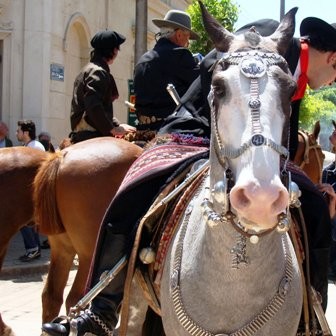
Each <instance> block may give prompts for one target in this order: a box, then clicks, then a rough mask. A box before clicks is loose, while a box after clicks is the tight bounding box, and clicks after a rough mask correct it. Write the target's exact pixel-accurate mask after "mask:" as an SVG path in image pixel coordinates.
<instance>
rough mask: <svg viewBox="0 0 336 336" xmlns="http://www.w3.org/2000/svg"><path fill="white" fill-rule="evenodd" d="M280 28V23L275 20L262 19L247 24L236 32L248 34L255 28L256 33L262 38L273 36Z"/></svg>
mask: <svg viewBox="0 0 336 336" xmlns="http://www.w3.org/2000/svg"><path fill="white" fill-rule="evenodd" d="M278 26H279V22H278V21H276V20H273V19H261V20H257V21H254V22H251V23H248V24H246V25H245V26H243V27H240V28H239V29H238V30H236V31H235V34H243V33H246V32H247V31H248V30H249V29H250V28H251V27H255V29H256V31H257V32H258V33H259V34H260V35H261V36H269V35H272V34H273V33H274V32H275V31H276V29H277V28H278Z"/></svg>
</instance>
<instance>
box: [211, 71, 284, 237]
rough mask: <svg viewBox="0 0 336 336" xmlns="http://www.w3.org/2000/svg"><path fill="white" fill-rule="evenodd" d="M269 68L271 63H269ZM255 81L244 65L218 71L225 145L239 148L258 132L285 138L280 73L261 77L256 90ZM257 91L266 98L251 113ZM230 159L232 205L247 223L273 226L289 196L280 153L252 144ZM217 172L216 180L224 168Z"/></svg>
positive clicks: (277, 141) (221, 133)
mask: <svg viewBox="0 0 336 336" xmlns="http://www.w3.org/2000/svg"><path fill="white" fill-rule="evenodd" d="M270 71H272V67H270V68H268V69H267V72H270ZM221 86H222V87H221ZM255 87H256V85H255V86H254V89H252V90H251V80H250V78H247V77H246V76H245V75H244V74H242V73H241V70H240V66H239V65H229V66H228V68H227V69H226V70H223V71H219V72H217V73H216V74H215V75H214V77H213V89H214V100H215V105H216V113H215V114H216V117H217V129H218V135H219V137H220V141H221V142H222V145H223V147H224V148H228V149H233V150H237V149H239V148H241V147H242V146H243V144H245V143H248V142H249V141H250V140H251V138H252V136H253V134H256V133H260V134H262V136H263V137H264V138H266V139H270V140H272V141H273V142H274V143H275V144H278V145H280V144H281V140H282V139H281V138H282V130H283V125H284V120H285V115H284V113H283V111H282V102H281V96H280V95H281V90H280V88H279V83H278V82H277V79H276V76H270V75H269V73H265V74H264V75H262V76H261V77H260V78H258V79H257V89H258V90H257V91H258V92H257V93H256V92H255ZM221 93H223V97H221ZM237 93H239V94H237ZM254 95H257V96H258V98H259V99H260V102H261V105H260V110H259V112H258V114H257V118H256V117H253V118H252V112H251V111H252V110H251V108H250V107H249V102H250V100H251V98H253V97H252V96H254ZM259 114H260V115H259ZM252 119H254V121H253V120H252ZM256 119H258V120H257V121H256ZM256 125H257V126H256ZM256 130H257V131H256ZM227 160H228V166H229V167H230V169H231V170H232V172H233V177H234V182H235V184H234V187H233V188H232V190H231V192H230V203H231V210H232V211H233V212H234V213H235V214H236V216H237V217H238V219H239V221H240V223H241V224H242V225H243V226H244V227H246V228H248V229H253V230H255V231H260V230H265V229H270V228H273V227H274V226H275V225H276V224H277V223H278V215H279V214H281V213H284V212H286V208H287V206H288V200H289V197H288V192H287V190H286V188H285V187H284V185H283V184H282V182H281V180H280V168H279V167H280V162H279V161H280V155H279V153H278V152H277V151H276V150H274V148H272V147H270V146H266V145H261V146H254V145H251V146H250V147H249V148H248V149H247V150H245V151H244V152H243V153H242V154H241V155H239V156H238V157H237V158H227ZM212 174H213V178H212V182H213V183H215V182H216V180H218V179H220V178H221V177H220V176H221V174H223V173H221V172H219V171H218V167H216V165H214V167H213V168H212Z"/></svg>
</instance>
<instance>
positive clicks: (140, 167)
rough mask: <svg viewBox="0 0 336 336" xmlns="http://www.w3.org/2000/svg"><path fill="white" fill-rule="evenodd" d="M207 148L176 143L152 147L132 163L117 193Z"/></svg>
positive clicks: (162, 172)
mask: <svg viewBox="0 0 336 336" xmlns="http://www.w3.org/2000/svg"><path fill="white" fill-rule="evenodd" d="M208 150H209V148H208V147H205V146H188V145H180V144H176V143H169V144H164V145H158V146H155V147H152V148H150V149H148V150H147V151H145V152H144V153H143V154H142V155H141V156H140V157H139V158H138V159H137V160H135V162H134V163H133V164H132V166H131V168H130V169H129V170H128V172H127V174H126V176H125V178H124V180H123V182H122V184H121V186H120V188H119V191H118V193H119V192H121V191H124V190H126V189H129V188H132V187H133V186H134V185H138V184H139V183H143V182H145V181H147V180H149V179H150V178H151V177H153V176H155V175H156V174H160V175H163V174H164V172H165V171H168V170H170V169H172V167H173V166H174V165H176V166H179V165H180V164H181V163H182V161H184V160H186V159H188V158H190V157H192V156H195V155H197V154H200V153H203V152H206V151H208Z"/></svg>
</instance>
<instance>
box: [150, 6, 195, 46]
mask: <svg viewBox="0 0 336 336" xmlns="http://www.w3.org/2000/svg"><path fill="white" fill-rule="evenodd" d="M152 22H153V23H154V24H155V25H156V26H157V27H159V28H161V27H172V28H181V29H185V30H188V31H189V32H190V39H191V40H197V39H198V38H199V36H198V35H197V34H196V33H195V32H193V31H192V30H191V19H190V16H189V15H188V14H187V13H185V12H182V11H179V10H175V9H172V10H170V11H169V12H167V14H166V16H165V17H164V19H153V20H152Z"/></svg>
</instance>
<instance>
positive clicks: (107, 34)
mask: <svg viewBox="0 0 336 336" xmlns="http://www.w3.org/2000/svg"><path fill="white" fill-rule="evenodd" d="M125 40H126V37H125V36H123V35H121V34H119V33H117V32H115V31H112V30H102V31H100V32H98V33H97V34H96V35H95V36H93V38H92V40H91V46H92V47H93V48H94V49H114V48H119V46H120V44H122V43H124V42H125Z"/></svg>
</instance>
